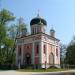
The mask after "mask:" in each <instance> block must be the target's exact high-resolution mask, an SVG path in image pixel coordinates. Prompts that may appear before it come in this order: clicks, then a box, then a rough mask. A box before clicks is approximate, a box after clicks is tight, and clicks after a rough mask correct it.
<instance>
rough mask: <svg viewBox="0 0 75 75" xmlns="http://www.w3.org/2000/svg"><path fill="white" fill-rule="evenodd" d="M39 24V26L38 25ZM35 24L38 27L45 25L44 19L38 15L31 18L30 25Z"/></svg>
mask: <svg viewBox="0 0 75 75" xmlns="http://www.w3.org/2000/svg"><path fill="white" fill-rule="evenodd" d="M39 23H40V24H39ZM35 24H38V25H41V24H42V25H47V22H46V20H45V19H43V18H42V17H40V16H39V14H38V15H37V17H35V18H33V19H32V20H31V22H30V25H35Z"/></svg>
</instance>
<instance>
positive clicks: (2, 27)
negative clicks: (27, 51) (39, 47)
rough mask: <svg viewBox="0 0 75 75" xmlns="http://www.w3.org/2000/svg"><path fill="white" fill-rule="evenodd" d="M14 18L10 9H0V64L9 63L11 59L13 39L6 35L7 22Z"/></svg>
mask: <svg viewBox="0 0 75 75" xmlns="http://www.w3.org/2000/svg"><path fill="white" fill-rule="evenodd" d="M14 19H15V17H14V16H13V14H12V13H11V12H10V11H8V10H6V9H3V10H1V11H0V65H1V64H6V63H9V60H11V55H12V48H13V45H14V41H13V39H11V38H9V37H8V36H7V23H9V22H10V21H13V20H14ZM2 46H3V48H1V47H2Z"/></svg>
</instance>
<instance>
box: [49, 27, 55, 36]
mask: <svg viewBox="0 0 75 75" xmlns="http://www.w3.org/2000/svg"><path fill="white" fill-rule="evenodd" d="M50 36H51V37H55V30H54V29H53V28H51V29H50Z"/></svg>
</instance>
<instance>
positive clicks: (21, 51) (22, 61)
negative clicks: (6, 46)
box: [21, 45, 24, 64]
mask: <svg viewBox="0 0 75 75" xmlns="http://www.w3.org/2000/svg"><path fill="white" fill-rule="evenodd" d="M23 53H24V52H23V45H21V64H23Z"/></svg>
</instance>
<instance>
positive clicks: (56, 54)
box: [56, 48, 58, 56]
mask: <svg viewBox="0 0 75 75" xmlns="http://www.w3.org/2000/svg"><path fill="white" fill-rule="evenodd" d="M56 56H58V48H56Z"/></svg>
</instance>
